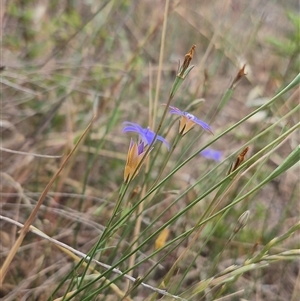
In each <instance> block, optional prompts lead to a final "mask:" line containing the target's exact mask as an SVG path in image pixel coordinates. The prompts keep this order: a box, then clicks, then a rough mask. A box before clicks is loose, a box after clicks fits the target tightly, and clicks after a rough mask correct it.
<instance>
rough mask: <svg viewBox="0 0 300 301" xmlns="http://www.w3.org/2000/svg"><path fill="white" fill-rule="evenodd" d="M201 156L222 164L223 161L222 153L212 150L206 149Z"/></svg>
mask: <svg viewBox="0 0 300 301" xmlns="http://www.w3.org/2000/svg"><path fill="white" fill-rule="evenodd" d="M200 155H202V156H203V157H204V158H206V159H209V160H215V161H217V162H220V161H221V159H222V152H221V151H218V150H214V149H212V148H206V149H204V150H203V151H202V152H200Z"/></svg>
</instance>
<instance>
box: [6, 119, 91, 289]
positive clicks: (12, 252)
mask: <svg viewBox="0 0 300 301" xmlns="http://www.w3.org/2000/svg"><path fill="white" fill-rule="evenodd" d="M95 118H96V116H94V117H93V119H92V120H91V122H90V123H89V125H88V126H87V128H86V129H85V130H84V132H83V134H82V135H81V136H80V138H79V139H78V141H77V143H76V144H75V146H74V147H73V149H72V150H71V152H70V153H69V155H68V156H67V157H66V158H65V160H64V161H63V162H62V164H61V166H60V168H59V169H58V171H57V172H56V173H55V174H54V176H53V177H52V179H51V180H50V181H49V183H48V184H47V186H46V187H45V189H44V191H43V192H42V194H41V196H40V198H39V200H38V202H37V204H36V206H35V208H34V209H33V210H32V212H31V214H30V216H29V217H28V219H27V221H26V223H25V224H24V227H23V228H22V230H21V232H20V235H19V237H18V239H17V240H16V242H15V244H14V245H13V247H12V248H11V250H10V252H9V254H8V256H7V257H6V259H5V261H4V263H3V265H2V267H1V270H0V284H2V283H3V281H4V279H5V276H6V273H7V271H8V268H9V265H10V263H11V262H12V260H13V258H14V257H15V255H16V253H17V251H18V249H19V247H20V246H21V244H22V242H23V239H24V237H25V236H26V234H27V232H28V231H29V227H30V225H31V224H32V222H33V221H34V219H35V217H36V215H37V213H38V211H39V208H40V206H41V205H42V203H43V201H44V199H45V197H46V195H47V193H48V191H49V189H50V188H51V186H52V184H53V183H54V181H55V179H56V178H57V177H58V175H59V174H60V172H61V171H62V170H63V169H64V167H65V165H66V164H67V162H68V161H69V159H70V158H71V156H72V155H73V153H74V152H75V150H76V149H77V147H78V145H79V144H80V142H81V141H82V139H83V138H84V136H85V135H86V133H87V132H88V131H89V129H90V127H91V125H92V123H93V121H94V119H95Z"/></svg>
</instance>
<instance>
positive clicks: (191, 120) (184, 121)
mask: <svg viewBox="0 0 300 301" xmlns="http://www.w3.org/2000/svg"><path fill="white" fill-rule="evenodd" d="M169 109H170V113H171V114H176V115H180V116H181V119H180V125H179V133H180V134H181V135H185V134H186V133H187V132H189V131H190V130H191V129H192V128H193V127H194V125H195V124H198V125H200V126H201V127H202V128H203V129H204V130H206V131H208V132H210V133H211V134H213V131H212V129H211V127H210V126H209V125H208V124H207V123H205V122H204V121H202V120H200V119H198V118H197V117H195V116H194V115H192V114H190V113H188V112H183V111H180V110H179V109H178V108H175V107H171V106H170V107H169Z"/></svg>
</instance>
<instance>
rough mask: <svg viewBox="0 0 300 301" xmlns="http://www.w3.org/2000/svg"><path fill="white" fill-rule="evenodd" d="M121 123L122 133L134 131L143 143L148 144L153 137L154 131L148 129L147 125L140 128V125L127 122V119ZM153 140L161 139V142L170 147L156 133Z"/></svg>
mask: <svg viewBox="0 0 300 301" xmlns="http://www.w3.org/2000/svg"><path fill="white" fill-rule="evenodd" d="M123 125H124V128H123V133H127V132H134V133H137V134H139V137H140V139H141V141H142V142H143V143H144V144H145V145H150V144H151V143H152V141H153V139H154V137H155V133H154V132H153V131H151V130H150V129H149V127H148V128H142V127H141V126H140V125H138V124H136V123H133V122H129V121H125V122H123ZM155 140H159V141H161V142H162V143H164V144H165V145H166V146H167V148H168V149H169V148H170V146H169V143H168V142H167V141H166V139H164V138H163V137H162V136H160V135H157V137H156V139H155Z"/></svg>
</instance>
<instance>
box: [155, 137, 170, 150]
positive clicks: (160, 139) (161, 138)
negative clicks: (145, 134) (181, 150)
mask: <svg viewBox="0 0 300 301" xmlns="http://www.w3.org/2000/svg"><path fill="white" fill-rule="evenodd" d="M156 139H157V140H159V141H161V142H162V143H164V144H165V145H166V147H167V148H168V150H169V149H170V145H169V143H168V142H167V140H166V139H165V138H163V137H162V136H160V135H157V137H156Z"/></svg>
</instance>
